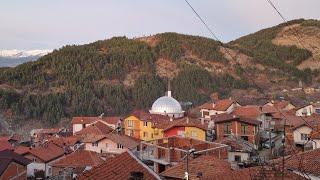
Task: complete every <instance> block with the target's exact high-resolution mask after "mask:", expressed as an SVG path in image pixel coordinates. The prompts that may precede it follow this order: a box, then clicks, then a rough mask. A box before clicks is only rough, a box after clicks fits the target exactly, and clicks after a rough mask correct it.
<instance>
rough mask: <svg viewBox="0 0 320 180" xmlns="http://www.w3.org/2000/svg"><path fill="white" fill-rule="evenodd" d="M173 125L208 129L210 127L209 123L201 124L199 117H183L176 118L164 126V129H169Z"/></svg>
mask: <svg viewBox="0 0 320 180" xmlns="http://www.w3.org/2000/svg"><path fill="white" fill-rule="evenodd" d="M173 127H197V128H199V129H202V130H204V131H206V130H207V129H208V124H207V123H204V124H201V121H200V120H198V119H194V118H189V117H184V118H181V119H175V120H173V121H172V122H171V123H168V126H167V127H166V128H164V131H166V130H169V129H171V128H173Z"/></svg>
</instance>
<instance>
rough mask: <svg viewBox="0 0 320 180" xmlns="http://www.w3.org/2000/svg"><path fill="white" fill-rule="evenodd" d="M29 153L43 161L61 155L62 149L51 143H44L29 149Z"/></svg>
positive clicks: (62, 153)
mask: <svg viewBox="0 0 320 180" xmlns="http://www.w3.org/2000/svg"><path fill="white" fill-rule="evenodd" d="M29 153H30V154H32V155H34V156H36V157H38V158H39V159H41V160H42V161H44V162H49V161H51V160H54V159H57V158H59V157H61V156H63V155H64V150H63V148H61V147H59V146H57V145H55V144H53V143H46V144H44V145H42V146H39V147H36V148H33V149H31V150H30V151H29Z"/></svg>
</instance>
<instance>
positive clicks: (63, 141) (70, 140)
mask: <svg viewBox="0 0 320 180" xmlns="http://www.w3.org/2000/svg"><path fill="white" fill-rule="evenodd" d="M80 140H81V137H80V136H70V137H58V138H56V137H54V138H52V139H50V142H52V143H54V144H56V145H58V146H59V147H64V146H73V145H75V144H76V143H77V142H79V141H80Z"/></svg>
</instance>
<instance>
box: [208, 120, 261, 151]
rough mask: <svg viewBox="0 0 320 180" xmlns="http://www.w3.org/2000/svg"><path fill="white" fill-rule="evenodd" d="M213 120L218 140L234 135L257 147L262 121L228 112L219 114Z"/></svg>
mask: <svg viewBox="0 0 320 180" xmlns="http://www.w3.org/2000/svg"><path fill="white" fill-rule="evenodd" d="M213 121H214V122H215V129H216V131H215V132H216V139H217V140H220V139H222V138H225V137H229V136H232V137H235V138H240V139H243V140H245V141H248V142H250V143H251V144H254V145H255V146H256V147H257V145H258V132H259V125H260V124H261V122H260V121H258V120H255V119H245V118H242V117H239V116H235V115H227V114H225V115H222V116H217V117H215V118H213Z"/></svg>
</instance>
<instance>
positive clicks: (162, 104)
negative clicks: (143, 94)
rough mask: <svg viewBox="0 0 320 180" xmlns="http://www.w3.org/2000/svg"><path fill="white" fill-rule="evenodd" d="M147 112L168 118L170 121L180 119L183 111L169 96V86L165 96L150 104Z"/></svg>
mask: <svg viewBox="0 0 320 180" xmlns="http://www.w3.org/2000/svg"><path fill="white" fill-rule="evenodd" d="M149 112H150V114H161V115H165V116H169V117H171V118H172V119H175V118H181V117H183V116H184V111H183V110H182V107H181V105H180V103H179V102H178V101H177V100H176V99H175V98H173V97H172V95H171V90H170V85H169V87H168V91H167V94H166V95H165V96H162V97H160V98H158V99H157V100H156V101H155V102H154V103H153V104H152V107H151V110H150V111H149Z"/></svg>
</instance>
